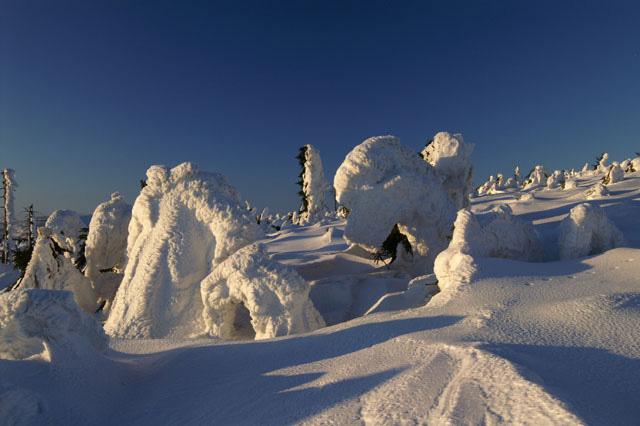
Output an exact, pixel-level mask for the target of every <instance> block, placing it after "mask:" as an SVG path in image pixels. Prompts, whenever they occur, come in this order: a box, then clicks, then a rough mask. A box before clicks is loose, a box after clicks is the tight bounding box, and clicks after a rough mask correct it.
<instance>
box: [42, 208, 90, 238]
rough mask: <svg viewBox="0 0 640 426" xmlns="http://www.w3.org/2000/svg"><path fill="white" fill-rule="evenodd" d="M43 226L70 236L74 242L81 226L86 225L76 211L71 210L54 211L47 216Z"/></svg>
mask: <svg viewBox="0 0 640 426" xmlns="http://www.w3.org/2000/svg"><path fill="white" fill-rule="evenodd" d="M44 226H46V227H47V228H49V229H51V230H52V231H54V232H57V233H58V234H60V235H63V236H65V237H68V238H71V239H72V240H73V241H74V243H75V242H77V241H78V236H79V235H80V234H81V233H82V228H85V227H86V225H85V224H84V222H83V221H82V219H81V218H80V216H79V215H78V213H76V212H75V211H73V210H56V211H54V212H53V213H51V215H50V216H49V217H48V218H47V222H46V223H45V225H44Z"/></svg>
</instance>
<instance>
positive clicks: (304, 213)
mask: <svg viewBox="0 0 640 426" xmlns="http://www.w3.org/2000/svg"><path fill="white" fill-rule="evenodd" d="M296 158H297V159H298V161H299V163H300V168H301V169H302V170H301V171H300V175H299V177H300V180H299V181H298V182H297V183H298V185H300V191H299V192H298V195H300V197H301V198H302V205H301V206H300V210H299V213H300V214H299V217H298V221H299V222H315V221H317V220H320V219H322V218H323V217H324V215H325V213H327V212H328V210H327V206H326V205H325V191H328V190H329V189H330V188H331V186H330V185H329V182H327V180H326V179H325V177H324V172H323V171H322V160H321V159H320V152H319V151H318V150H317V149H315V148H314V147H313V145H305V146H302V147H300V151H299V152H298V155H297V157H296Z"/></svg>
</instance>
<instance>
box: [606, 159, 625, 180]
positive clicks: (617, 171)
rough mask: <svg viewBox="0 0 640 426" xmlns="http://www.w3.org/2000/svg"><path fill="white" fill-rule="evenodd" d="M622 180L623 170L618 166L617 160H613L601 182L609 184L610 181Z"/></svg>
mask: <svg viewBox="0 0 640 426" xmlns="http://www.w3.org/2000/svg"><path fill="white" fill-rule="evenodd" d="M623 180H624V170H623V169H622V167H620V164H618V162H617V161H614V162H613V163H612V164H611V166H609V171H608V172H607V174H606V175H605V177H603V178H602V183H603V184H605V185H610V184H612V183H616V182H621V181H623Z"/></svg>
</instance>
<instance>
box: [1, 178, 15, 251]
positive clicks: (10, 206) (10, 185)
mask: <svg viewBox="0 0 640 426" xmlns="http://www.w3.org/2000/svg"><path fill="white" fill-rule="evenodd" d="M2 186H3V192H2V199H3V202H4V203H3V207H4V229H3V236H2V252H3V259H2V262H3V263H9V262H10V260H11V253H12V252H13V250H14V249H15V247H14V234H15V225H16V224H15V221H16V212H15V207H14V204H15V191H16V188H17V187H18V183H17V182H16V172H15V170H12V169H4V170H3V171H2Z"/></svg>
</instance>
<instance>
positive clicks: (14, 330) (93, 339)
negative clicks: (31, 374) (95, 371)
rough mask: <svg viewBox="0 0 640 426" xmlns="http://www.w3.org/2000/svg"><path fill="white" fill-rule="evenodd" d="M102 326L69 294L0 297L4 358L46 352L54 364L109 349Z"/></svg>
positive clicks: (0, 345)
mask: <svg viewBox="0 0 640 426" xmlns="http://www.w3.org/2000/svg"><path fill="white" fill-rule="evenodd" d="M107 347H108V338H107V336H106V335H105V333H104V331H103V330H102V327H101V326H100V324H99V323H98V322H97V321H96V320H94V319H93V318H92V317H90V316H89V315H87V314H86V313H84V312H82V311H81V310H80V309H78V305H76V303H75V302H74V300H73V295H72V294H71V293H70V292H68V291H55V290H40V289H31V290H21V289H18V290H14V291H11V292H8V293H4V294H0V358H3V359H11V360H19V359H25V358H28V357H30V356H33V355H38V354H41V353H43V352H44V353H45V355H46V356H48V357H49V360H50V361H51V362H52V363H55V362H68V359H69V357H73V356H80V357H83V356H87V354H92V353H93V354H95V353H102V352H104V351H106V350H107Z"/></svg>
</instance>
